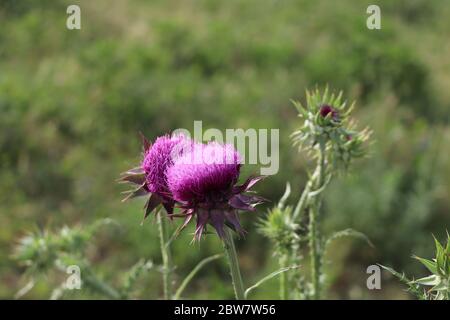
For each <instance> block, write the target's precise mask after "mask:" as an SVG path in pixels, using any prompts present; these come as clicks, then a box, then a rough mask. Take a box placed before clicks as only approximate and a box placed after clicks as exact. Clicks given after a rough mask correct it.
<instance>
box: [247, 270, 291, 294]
mask: <svg viewBox="0 0 450 320" xmlns="http://www.w3.org/2000/svg"><path fill="white" fill-rule="evenodd" d="M298 268H300V266H292V267H286V268H281V269H279V270H277V271H274V272H272V273H270V274H268V275H267V276H265V277H264V278H262V279H261V280H259V281H258V282H256V283H255V284H254V285H253V286H251V287H249V288H248V289H247V290H245V292H244V296H245V298H247V297H248V294H249V293H250V292H252V291H253V290H255V289H256V288H258V287H259V286H260V285H262V284H263V283H264V282H266V281H268V280H270V279H272V278H274V277H276V276H278V275H279V274H281V273H283V272H286V271H289V270H292V269H298Z"/></svg>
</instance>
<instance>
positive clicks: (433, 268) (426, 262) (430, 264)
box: [413, 256, 438, 274]
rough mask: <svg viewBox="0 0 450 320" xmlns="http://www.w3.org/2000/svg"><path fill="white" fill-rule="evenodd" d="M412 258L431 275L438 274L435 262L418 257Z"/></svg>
mask: <svg viewBox="0 0 450 320" xmlns="http://www.w3.org/2000/svg"><path fill="white" fill-rule="evenodd" d="M413 258H414V259H417V260H419V261H420V262H421V263H422V264H423V265H424V266H425V267H426V268H427V269H428V270H430V272H431V273H433V274H438V272H437V267H436V262H434V261H431V260H428V259H425V258H421V257H418V256H413Z"/></svg>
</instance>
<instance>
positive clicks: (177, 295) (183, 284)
mask: <svg viewBox="0 0 450 320" xmlns="http://www.w3.org/2000/svg"><path fill="white" fill-rule="evenodd" d="M222 256H223V255H222V254H215V255H213V256H211V257H208V258H205V259H203V260H202V261H200V262H199V263H198V264H197V265H196V266H195V267H194V269H192V271H191V272H190V273H189V274H188V275H187V276H186V278H184V280H183V282H181V285H180V286H179V287H178V289H177V291H176V292H175V295H174V296H173V299H174V300H178V299H180V296H181V294H182V293H183V291H184V289H186V287H187V285H188V284H189V282H190V281H191V280H192V278H194V277H195V275H196V274H197V273H198V272H199V271H200V270H201V269H202V268H203V267H204V266H205V265H206V264H208V263H210V262H212V261H214V260H217V259H219V258H221V257H222Z"/></svg>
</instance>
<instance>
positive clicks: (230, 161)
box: [167, 142, 262, 240]
mask: <svg viewBox="0 0 450 320" xmlns="http://www.w3.org/2000/svg"><path fill="white" fill-rule="evenodd" d="M240 167H241V158H240V156H239V154H238V152H237V151H236V150H235V149H234V147H233V146H231V145H221V144H218V143H216V142H211V143H208V144H206V145H204V144H195V145H194V147H193V148H192V149H191V150H190V152H187V153H185V154H184V155H183V156H181V157H179V158H178V159H177V160H175V162H174V164H173V166H171V167H170V168H169V170H168V173H167V181H168V185H169V189H170V191H171V193H172V195H173V198H174V199H175V200H176V201H178V202H179V203H180V204H181V208H182V209H183V213H182V216H183V217H185V223H184V224H183V225H182V227H181V228H184V227H185V226H186V225H187V224H188V223H189V221H190V220H191V219H192V217H193V216H194V215H195V216H196V218H197V228H196V231H195V238H196V239H197V240H198V239H200V238H201V235H202V233H203V231H204V230H205V229H206V226H207V224H210V225H212V226H213V227H214V228H215V229H216V231H217V233H218V235H219V236H220V237H224V227H225V226H229V227H230V228H232V229H233V230H235V231H236V232H238V233H241V234H242V233H243V229H242V227H241V225H240V223H239V220H238V217H237V210H238V209H239V210H247V211H254V210H255V209H254V206H255V205H256V204H258V203H259V202H261V201H262V198H260V197H257V196H251V195H246V194H244V193H245V192H247V191H249V189H250V188H251V187H252V186H253V185H254V184H255V183H256V182H257V181H259V180H260V179H261V178H260V177H258V178H251V179H249V180H247V182H245V183H244V184H243V185H240V186H236V183H237V181H238V179H239V172H240Z"/></svg>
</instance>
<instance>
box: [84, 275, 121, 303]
mask: <svg viewBox="0 0 450 320" xmlns="http://www.w3.org/2000/svg"><path fill="white" fill-rule="evenodd" d="M84 281H85V283H86V285H87V286H89V287H90V288H91V289H92V290H94V291H97V292H98V293H100V294H103V295H104V296H106V297H108V298H109V299H114V300H116V299H120V298H121V295H120V293H119V292H118V291H117V290H116V289H114V288H113V287H111V286H109V285H108V284H107V283H105V282H103V281H101V280H100V279H99V278H97V277H96V276H95V275H94V274H93V273H90V274H88V275H87V276H86V277H84Z"/></svg>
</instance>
